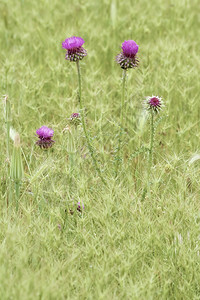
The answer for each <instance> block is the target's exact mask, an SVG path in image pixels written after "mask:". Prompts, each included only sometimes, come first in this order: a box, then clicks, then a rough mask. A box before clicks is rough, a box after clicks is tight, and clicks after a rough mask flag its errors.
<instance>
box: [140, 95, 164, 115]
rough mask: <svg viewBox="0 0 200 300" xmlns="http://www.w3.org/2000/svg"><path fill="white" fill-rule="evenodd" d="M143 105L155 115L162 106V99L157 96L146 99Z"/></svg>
mask: <svg viewBox="0 0 200 300" xmlns="http://www.w3.org/2000/svg"><path fill="white" fill-rule="evenodd" d="M144 105H145V108H146V109H147V110H153V111H154V112H155V113H158V112H159V110H161V109H162V107H163V106H164V104H163V101H162V98H160V97H158V96H152V97H147V98H146V100H145V102H144Z"/></svg>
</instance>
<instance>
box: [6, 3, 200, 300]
mask: <svg viewBox="0 0 200 300" xmlns="http://www.w3.org/2000/svg"><path fill="white" fill-rule="evenodd" d="M198 9H199V1H198V0H193V1H187V0H174V1H161V0H153V1H147V0H141V1H131V0H127V1H119V0H112V1H111V0H103V1H92V0H88V1H83V0H82V1H78V0H75V1H72V0H70V1H64V0H60V1H56V0H51V1H50V0H42V1H30V0H27V1H23V0H18V1H14V0H2V1H1V2H0V44H1V51H0V65H1V68H0V94H1V95H4V94H7V95H9V99H10V101H11V108H12V122H11V126H12V127H13V128H14V129H15V130H16V131H18V132H19V133H20V137H21V141H22V150H23V153H24V156H23V164H24V169H25V177H24V181H23V185H22V187H21V196H20V201H19V210H18V212H16V211H15V201H14V192H13V198H12V201H11V203H10V206H9V208H8V209H7V207H6V201H7V196H8V190H9V188H8V176H7V169H8V167H9V162H8V161H7V154H6V127H5V122H4V113H3V105H1V112H2V113H1V118H0V126H1V136H0V150H1V156H0V165H1V168H0V178H1V189H0V190H1V192H0V200H1V201H0V209H1V217H0V242H1V244H0V299H3V300H4V299H5V300H6V299H14V300H18V299H20V300H23V299H26V300H29V299H34V300H35V299H91V300H93V299H138V300H141V299H144V300H146V299H159V300H160V299H184V300H185V299H200V287H199V282H200V272H199V271H200V256H199V251H200V249H199V248H200V245H199V244H200V203H199V195H200V189H199V183H200V180H199V171H200V165H199V164H200V162H199V160H197V161H195V162H194V163H192V164H189V160H190V158H191V157H192V156H193V155H194V154H195V153H199V152H200V150H199V139H200V121H199V120H200V104H199V80H198V78H199V65H200V59H199V50H200V47H199V41H198V36H199V33H198V29H199V25H200V24H199V18H198V14H197V12H198ZM71 35H77V36H81V37H83V38H84V40H85V44H84V46H85V48H86V49H87V51H88V56H87V57H86V58H84V60H83V61H81V72H82V80H83V82H82V86H83V92H82V97H83V101H84V105H85V107H86V119H87V128H88V130H89V133H90V137H91V141H92V143H93V146H94V148H95V149H96V151H95V154H96V155H97V159H98V163H99V166H100V168H101V170H102V174H103V176H104V178H105V180H106V182H107V184H108V187H105V186H104V184H103V183H102V182H101V180H100V179H99V177H98V174H97V173H96V171H95V169H94V166H93V163H92V160H91V157H90V155H89V153H88V150H87V147H86V142H85V139H84V136H83V132H82V130H81V129H80V128H79V129H78V132H77V136H76V138H77V143H76V147H77V153H76V155H74V157H73V159H74V163H73V164H72V162H70V160H69V155H68V154H69V143H68V138H69V136H68V132H67V131H65V132H63V129H64V128H65V127H66V125H67V120H66V118H68V117H69V116H70V115H71V113H73V112H77V111H78V110H79V105H78V98H77V91H78V85H77V84H78V81H77V71H76V65H75V64H73V63H69V62H67V61H65V59H64V56H65V51H64V50H63V49H62V48H61V42H62V41H63V40H64V39H65V38H66V37H69V36H71ZM125 39H134V40H135V41H136V42H137V43H138V44H139V59H140V65H139V68H138V69H135V70H129V71H128V79H127V93H126V103H125V104H126V108H125V116H126V118H125V132H126V133H125V134H123V153H124V163H123V164H122V165H121V171H120V176H119V178H118V179H117V180H116V179H115V161H114V152H115V150H116V147H117V144H118V136H117V133H118V131H119V128H118V124H119V122H120V101H121V84H122V81H121V78H122V70H121V69H120V67H119V66H118V65H117V64H116V63H115V61H114V57H115V55H116V54H117V53H119V51H120V46H121V43H122V42H123V41H124V40H125ZM152 94H154V95H159V96H162V98H163V100H164V102H165V110H163V112H162V117H163V119H162V120H161V122H160V123H159V124H158V127H157V131H156V136H155V153H154V167H153V170H152V175H151V194H150V196H149V195H148V196H147V195H146V197H144V189H145V187H146V184H147V182H146V178H147V169H148V156H147V153H146V152H143V153H140V154H139V155H137V156H135V157H133V158H132V159H130V158H131V155H133V156H134V153H135V152H136V151H137V150H138V149H140V148H141V147H148V146H149V130H150V127H149V122H148V121H146V122H144V124H142V102H143V99H144V98H145V96H149V95H150V96H151V95H152ZM42 125H47V126H49V127H52V128H53V129H54V130H55V135H54V139H55V141H56V143H55V145H54V146H53V148H52V149H51V150H50V151H48V153H47V152H45V151H42V150H41V149H39V148H37V147H36V145H35V141H36V137H35V130H36V129H37V128H39V127H40V126H42ZM10 147H11V150H12V148H13V142H12V140H10ZM79 200H80V201H83V202H84V205H85V211H84V214H82V215H79V214H78V213H76V212H75V213H74V214H73V215H71V214H69V213H68V211H69V208H71V209H73V207H75V205H76V203H77V202H78V201H79ZM65 210H66V211H67V212H65ZM59 226H61V230H59Z"/></svg>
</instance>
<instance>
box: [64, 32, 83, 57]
mask: <svg viewBox="0 0 200 300" xmlns="http://www.w3.org/2000/svg"><path fill="white" fill-rule="evenodd" d="M84 43H85V41H84V39H82V38H81V37H77V36H72V37H70V38H67V39H66V40H65V41H63V42H62V47H63V48H64V49H66V50H67V52H66V56H65V59H66V60H69V61H78V60H81V59H83V58H84V57H85V56H86V55H87V51H86V50H85V49H84V48H83V47H82V45H83V44H84Z"/></svg>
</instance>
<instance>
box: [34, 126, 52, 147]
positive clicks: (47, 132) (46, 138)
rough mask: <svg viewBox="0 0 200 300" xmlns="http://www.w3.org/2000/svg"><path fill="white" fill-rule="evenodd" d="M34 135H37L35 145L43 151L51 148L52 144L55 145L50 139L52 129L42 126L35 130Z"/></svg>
mask: <svg viewBox="0 0 200 300" xmlns="http://www.w3.org/2000/svg"><path fill="white" fill-rule="evenodd" d="M36 134H37V135H38V138H39V140H38V141H37V142H36V144H37V145H38V146H39V147H40V148H44V149H47V148H51V147H52V145H53V143H55V141H53V140H52V139H51V138H52V137H53V134H54V131H53V129H51V128H49V127H47V126H42V127H40V128H39V129H37V130H36Z"/></svg>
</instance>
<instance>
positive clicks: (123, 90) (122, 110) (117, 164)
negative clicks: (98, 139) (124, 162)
mask: <svg viewBox="0 0 200 300" xmlns="http://www.w3.org/2000/svg"><path fill="white" fill-rule="evenodd" d="M125 83H126V70H125V69H124V70H123V75H122V98H121V112H120V132H119V140H118V148H117V155H116V158H117V161H116V169H115V176H116V177H117V175H118V171H119V162H120V159H121V143H122V132H123V127H124V103H125Z"/></svg>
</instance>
